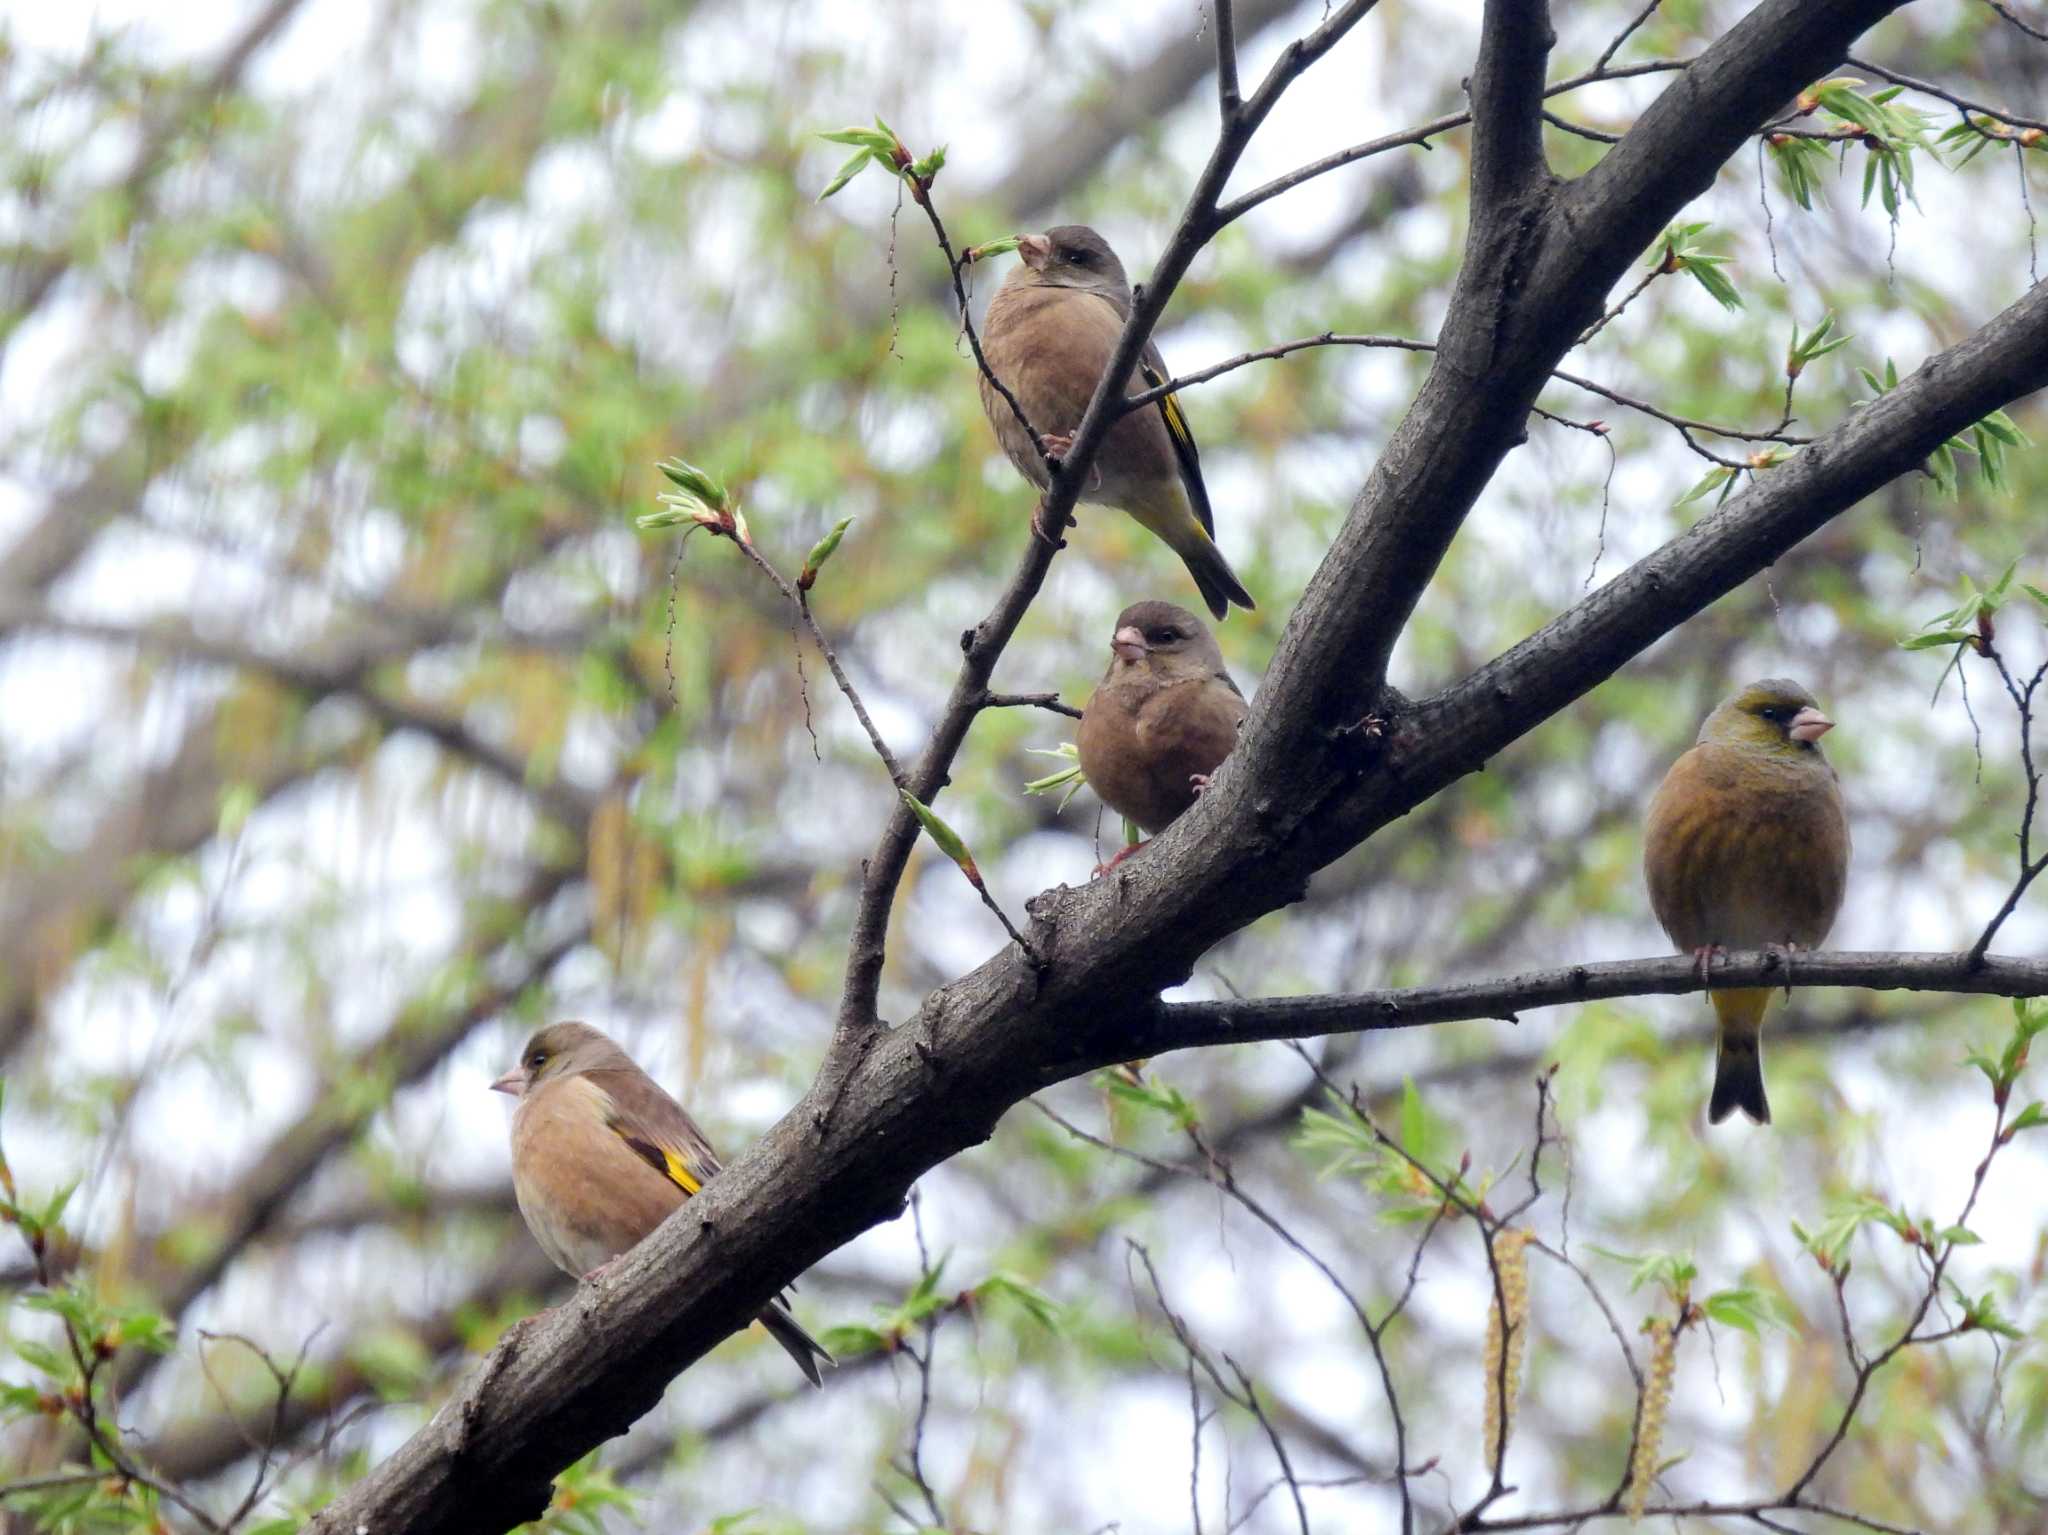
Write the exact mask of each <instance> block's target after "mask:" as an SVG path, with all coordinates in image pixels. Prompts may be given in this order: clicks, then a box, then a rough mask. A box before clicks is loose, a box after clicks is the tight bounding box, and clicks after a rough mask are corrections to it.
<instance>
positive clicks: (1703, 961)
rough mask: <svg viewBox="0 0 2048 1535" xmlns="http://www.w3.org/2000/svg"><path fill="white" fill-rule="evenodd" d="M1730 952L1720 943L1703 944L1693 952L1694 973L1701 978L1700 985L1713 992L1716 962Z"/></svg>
mask: <svg viewBox="0 0 2048 1535" xmlns="http://www.w3.org/2000/svg"><path fill="white" fill-rule="evenodd" d="M1727 952H1728V951H1727V950H1726V949H1724V948H1722V947H1721V946H1720V945H1719V944H1718V943H1703V944H1701V945H1700V946H1699V947H1698V948H1697V949H1694V950H1693V951H1692V973H1693V974H1694V975H1696V976H1698V977H1699V978H1700V985H1701V986H1703V987H1705V988H1706V989H1708V990H1710V991H1711V990H1712V989H1713V987H1712V981H1713V974H1712V972H1713V969H1714V961H1715V960H1717V959H1719V958H1720V957H1721V956H1722V955H1724V954H1726V953H1727Z"/></svg>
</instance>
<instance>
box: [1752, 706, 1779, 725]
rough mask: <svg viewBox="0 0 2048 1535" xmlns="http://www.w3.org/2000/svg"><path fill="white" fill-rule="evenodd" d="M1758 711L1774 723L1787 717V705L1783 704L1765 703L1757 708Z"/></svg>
mask: <svg viewBox="0 0 2048 1535" xmlns="http://www.w3.org/2000/svg"><path fill="white" fill-rule="evenodd" d="M1756 712H1757V713H1758V714H1761V715H1762V716H1763V717H1764V718H1765V719H1767V720H1769V721H1770V722H1771V723H1772V724H1776V723H1777V722H1778V721H1780V720H1782V719H1784V718H1785V706H1784V705H1783V704H1765V705H1764V706H1763V707H1762V708H1761V709H1759V710H1757V711H1756Z"/></svg>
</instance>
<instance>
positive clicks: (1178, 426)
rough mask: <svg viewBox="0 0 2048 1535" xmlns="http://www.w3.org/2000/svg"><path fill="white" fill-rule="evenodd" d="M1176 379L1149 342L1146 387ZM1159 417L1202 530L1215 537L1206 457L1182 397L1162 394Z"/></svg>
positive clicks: (1143, 360) (1143, 374)
mask: <svg viewBox="0 0 2048 1535" xmlns="http://www.w3.org/2000/svg"><path fill="white" fill-rule="evenodd" d="M1172 376H1173V375H1172V374H1170V373H1168V372H1167V371H1166V359H1165V358H1164V357H1162V356H1160V355H1159V348H1158V347H1157V346H1155V345H1153V343H1152V342H1150V341H1147V342H1146V343H1145V350H1144V351H1143V352H1141V353H1139V354H1138V377H1139V378H1141V379H1143V380H1144V384H1145V388H1146V389H1156V388H1158V387H1159V386H1160V385H1161V384H1163V383H1165V382H1166V381H1167V380H1168V379H1169V378H1171V377H1172ZM1134 392H1142V391H1134ZM1159 414H1160V417H1161V418H1162V419H1163V420H1164V421H1165V422H1166V435H1167V436H1168V437H1169V438H1171V439H1172V441H1173V457H1174V461H1175V462H1176V463H1178V464H1179V465H1180V483H1181V485H1182V487H1183V488H1184V489H1185V490H1186V491H1187V493H1188V504H1189V505H1190V506H1192V507H1193V508H1194V509H1195V516H1196V518H1197V519H1198V520H1199V521H1200V522H1201V524H1202V531H1203V532H1204V533H1207V534H1208V535H1209V536H1210V537H1211V538H1214V537H1215V536H1216V517H1215V514H1214V513H1213V512H1211V511H1210V510H1209V488H1208V486H1206V485H1204V484H1203V483H1202V455H1201V453H1200V452H1199V451H1198V450H1197V449H1196V447H1195V434H1194V433H1193V432H1192V431H1190V430H1189V429H1188V422H1187V417H1186V416H1184V415H1183V414H1182V413H1181V408H1180V397H1179V396H1178V395H1171V394H1167V395H1161V396H1160V397H1159Z"/></svg>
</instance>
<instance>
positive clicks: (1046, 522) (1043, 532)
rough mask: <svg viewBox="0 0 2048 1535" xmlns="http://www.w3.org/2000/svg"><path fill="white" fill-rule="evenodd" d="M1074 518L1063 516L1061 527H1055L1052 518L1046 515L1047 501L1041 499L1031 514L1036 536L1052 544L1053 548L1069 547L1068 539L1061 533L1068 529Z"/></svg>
mask: <svg viewBox="0 0 2048 1535" xmlns="http://www.w3.org/2000/svg"><path fill="white" fill-rule="evenodd" d="M1072 520H1073V519H1072V518H1070V517H1061V518H1060V525H1059V527H1058V528H1054V527H1053V526H1052V523H1051V519H1050V518H1048V517H1047V516H1046V513H1045V502H1044V501H1042V500H1041V501H1040V502H1039V503H1038V507H1037V509H1036V510H1035V511H1033V512H1032V514H1031V531H1032V534H1033V535H1034V536H1036V537H1037V538H1040V539H1042V540H1044V541H1045V542H1046V543H1048V544H1051V545H1052V546H1053V548H1055V549H1064V548H1066V547H1067V541H1066V540H1065V539H1064V538H1062V537H1061V536H1060V535H1061V533H1063V532H1064V531H1065V530H1066V528H1067V526H1068V524H1069V523H1071V522H1072Z"/></svg>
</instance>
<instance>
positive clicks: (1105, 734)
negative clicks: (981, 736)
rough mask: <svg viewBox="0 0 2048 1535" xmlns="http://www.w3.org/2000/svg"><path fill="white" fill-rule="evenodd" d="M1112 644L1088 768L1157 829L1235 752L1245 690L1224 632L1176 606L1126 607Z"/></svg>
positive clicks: (1097, 785)
mask: <svg viewBox="0 0 2048 1535" xmlns="http://www.w3.org/2000/svg"><path fill="white" fill-rule="evenodd" d="M1109 650H1110V659H1109V670H1108V671H1107V672H1105V673H1103V676H1102V681H1101V682H1100V683H1099V684H1097V686H1096V689H1095V692H1094V694H1093V695H1092V696H1091V697H1090V698H1089V700H1088V707H1087V708H1085V709H1084V710H1082V711H1081V731H1080V743H1079V744H1080V758H1081V773H1082V776H1083V777H1085V778H1086V779H1087V780H1088V782H1089V784H1090V785H1091V786H1092V787H1093V788H1094V790H1095V792H1096V793H1097V794H1098V795H1100V796H1101V797H1102V802H1103V803H1104V804H1106V805H1107V806H1109V808H1110V809H1112V810H1115V811H1118V812H1120V813H1121V814H1123V815H1124V816H1126V817H1128V818H1129V819H1130V820H1131V821H1133V822H1135V823H1136V824H1137V825H1138V827H1139V828H1140V829H1141V830H1143V831H1145V832H1146V833H1147V834H1150V833H1153V832H1157V831H1160V830H1162V829H1163V828H1164V827H1165V826H1166V825H1167V824H1168V823H1169V822H1171V821H1172V820H1173V819H1174V818H1175V817H1176V816H1178V815H1180V814H1181V812H1182V811H1184V810H1186V809H1187V808H1188V806H1190V805H1192V804H1193V803H1194V802H1195V796H1196V795H1197V794H1198V793H1200V792H1201V791H1202V790H1203V789H1205V788H1207V787H1208V785H1209V775H1210V774H1211V773H1213V772H1215V771H1216V769H1217V767H1218V766H1219V765H1220V764H1221V763H1222V761H1223V759H1224V758H1225V757H1227V756H1229V755H1230V749H1231V747H1233V746H1235V745H1236V744H1237V727H1238V725H1239V724H1240V723H1241V722H1242V721H1243V719H1244V715H1245V702H1244V695H1243V694H1242V693H1240V692H1238V690H1237V684H1236V683H1234V682H1232V681H1231V680H1230V673H1229V672H1227V671H1225V670H1224V669H1223V652H1222V651H1221V650H1219V649H1217V648H1216V636H1215V635H1213V634H1211V633H1210V632H1209V629H1208V626H1207V625H1206V624H1204V623H1203V622H1202V621H1201V620H1200V619H1199V618H1197V617H1195V615H1194V614H1192V613H1190V612H1189V611H1188V610H1187V609H1186V608H1183V607H1176V606H1175V605H1174V604H1173V603H1171V602H1156V601H1155V602H1134V603H1132V604H1131V605H1130V606H1129V607H1127V608H1125V609H1124V610H1123V612H1121V613H1119V614H1118V615H1117V620H1116V633H1115V635H1114V636H1113V637H1112V638H1111V640H1110V642H1109ZM1126 851H1129V850H1128V849H1126ZM1117 856H1118V857H1119V858H1121V857H1122V856H1123V854H1121V853H1120V854H1118V855H1117Z"/></svg>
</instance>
